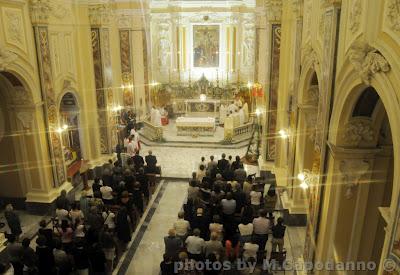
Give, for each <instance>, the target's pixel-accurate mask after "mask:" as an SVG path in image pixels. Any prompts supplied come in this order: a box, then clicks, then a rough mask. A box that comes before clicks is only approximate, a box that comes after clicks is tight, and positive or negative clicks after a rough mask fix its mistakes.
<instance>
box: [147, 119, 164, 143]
mask: <svg viewBox="0 0 400 275" xmlns="http://www.w3.org/2000/svg"><path fill="white" fill-rule="evenodd" d="M143 126H144V127H143V132H144V133H143V134H144V136H145V137H146V138H148V139H150V140H151V141H163V140H164V138H163V128H162V127H161V126H155V125H153V124H151V123H150V122H148V121H143Z"/></svg>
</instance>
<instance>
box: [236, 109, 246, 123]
mask: <svg viewBox="0 0 400 275" xmlns="http://www.w3.org/2000/svg"><path fill="white" fill-rule="evenodd" d="M238 115H239V121H240V125H243V124H244V121H245V119H244V118H245V117H244V111H243V108H240V109H239V112H238Z"/></svg>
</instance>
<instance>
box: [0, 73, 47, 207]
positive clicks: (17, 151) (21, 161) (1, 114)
mask: <svg viewBox="0 0 400 275" xmlns="http://www.w3.org/2000/svg"><path fill="white" fill-rule="evenodd" d="M32 108H33V107H32V97H31V94H30V93H29V92H27V91H26V90H25V87H24V85H23V84H22V82H21V81H20V80H19V78H18V77H17V76H15V75H14V74H13V73H10V72H5V71H3V72H0V152H1V153H0V183H1V186H2V188H0V202H1V204H4V203H9V202H12V203H13V205H14V207H17V208H24V207H25V198H26V195H27V193H28V192H29V191H31V190H32V189H33V188H38V189H39V188H40V187H39V186H38V185H40V181H39V178H40V170H41V169H43V167H44V166H45V165H46V163H45V162H44V161H43V159H42V158H40V157H38V156H37V154H36V148H37V147H36V146H35V139H36V138H37V136H38V135H39V133H38V132H35V131H33V128H34V127H33V126H32V125H33V124H32V122H33V120H34V113H33V110H32Z"/></svg>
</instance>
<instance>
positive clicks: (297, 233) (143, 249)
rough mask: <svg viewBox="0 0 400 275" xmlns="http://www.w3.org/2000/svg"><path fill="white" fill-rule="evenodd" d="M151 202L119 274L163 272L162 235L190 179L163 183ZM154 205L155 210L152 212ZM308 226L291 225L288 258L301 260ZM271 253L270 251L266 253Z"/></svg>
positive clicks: (288, 238)
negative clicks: (161, 269)
mask: <svg viewBox="0 0 400 275" xmlns="http://www.w3.org/2000/svg"><path fill="white" fill-rule="evenodd" d="M159 189H160V190H158V192H156V194H155V195H156V197H158V198H156V199H155V200H154V203H152V206H151V207H150V208H149V210H148V211H147V212H146V213H145V215H144V217H145V218H144V219H143V221H142V222H141V224H139V227H138V228H140V229H139V230H138V232H137V233H136V234H135V236H134V240H133V241H132V243H131V245H130V248H129V249H128V252H127V253H126V255H125V257H124V258H123V259H122V260H121V264H120V265H119V269H117V270H116V272H115V273H116V274H121V275H122V274H130V275H131V274H132V275H136V274H137V275H139V274H146V275H157V274H159V272H160V268H159V264H160V262H161V260H162V255H163V252H164V242H163V238H164V236H166V235H167V232H168V229H169V228H170V227H171V226H172V223H173V222H174V221H175V220H176V218H177V213H178V212H179V210H180V209H181V207H182V204H183V202H184V201H185V199H186V190H187V182H185V181H168V182H165V183H162V185H160V188H159ZM152 209H153V212H151V211H152ZM304 240H305V227H288V228H287V234H286V235H285V248H286V250H287V260H288V261H290V262H299V261H300V262H301V255H302V252H303V244H304ZM267 251H271V242H270V241H269V242H268V243H267ZM267 257H269V255H267ZM274 274H296V275H298V274H301V273H300V272H294V271H286V272H285V273H284V272H274Z"/></svg>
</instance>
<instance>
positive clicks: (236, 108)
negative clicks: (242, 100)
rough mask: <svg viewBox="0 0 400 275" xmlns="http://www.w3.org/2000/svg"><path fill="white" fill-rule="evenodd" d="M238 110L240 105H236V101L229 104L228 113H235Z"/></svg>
mask: <svg viewBox="0 0 400 275" xmlns="http://www.w3.org/2000/svg"><path fill="white" fill-rule="evenodd" d="M237 110H238V107H237V106H236V104H235V103H232V104H231V105H229V106H228V113H229V114H234V113H236V112H237Z"/></svg>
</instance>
